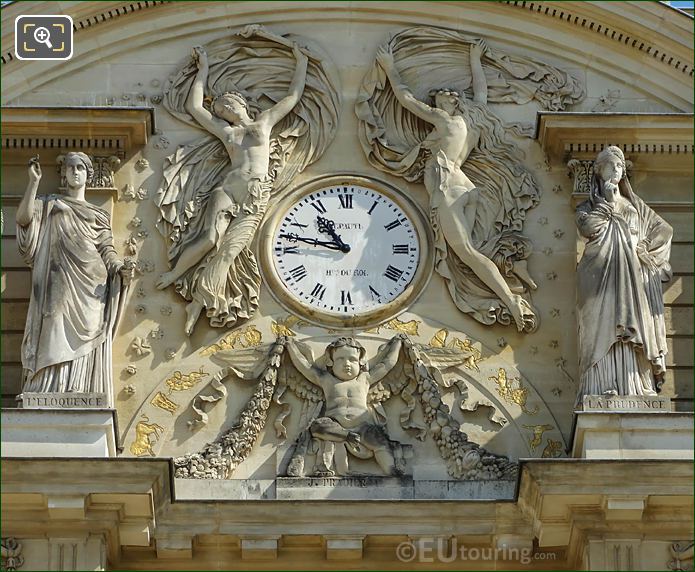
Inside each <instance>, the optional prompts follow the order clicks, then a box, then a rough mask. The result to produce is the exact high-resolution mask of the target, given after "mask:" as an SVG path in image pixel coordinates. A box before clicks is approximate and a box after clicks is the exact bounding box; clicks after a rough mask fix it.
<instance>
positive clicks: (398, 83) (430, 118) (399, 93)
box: [376, 46, 443, 123]
mask: <svg viewBox="0 0 695 572" xmlns="http://www.w3.org/2000/svg"><path fill="white" fill-rule="evenodd" d="M376 61H377V62H378V63H379V65H380V66H381V67H382V68H383V70H384V71H385V72H386V77H388V79H389V82H390V83H391V89H393V93H394V95H395V96H396V99H397V100H398V102H399V103H400V104H401V105H402V106H403V107H405V108H406V109H407V110H408V111H410V112H412V113H414V114H415V115H417V116H418V117H419V118H420V119H423V120H424V121H427V122H428V123H437V122H439V120H440V119H442V116H443V112H442V111H440V110H438V109H434V108H432V107H430V106H429V105H427V104H426V103H423V102H422V101H420V100H419V99H417V98H416V97H415V96H414V95H413V94H412V92H411V91H410V90H409V89H408V88H407V87H406V86H405V85H404V84H403V83H402V80H401V75H400V74H399V73H398V70H397V69H396V63H395V62H394V60H393V54H392V53H391V51H390V49H389V48H388V47H387V46H382V47H380V48H379V50H378V51H377V53H376Z"/></svg>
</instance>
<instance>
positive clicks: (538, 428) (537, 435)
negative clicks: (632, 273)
mask: <svg viewBox="0 0 695 572" xmlns="http://www.w3.org/2000/svg"><path fill="white" fill-rule="evenodd" d="M523 427H524V428H525V429H530V430H531V431H532V432H533V437H532V438H531V439H530V440H529V442H528V444H529V446H530V447H531V452H533V451H535V450H536V447H538V445H540V444H541V442H542V441H543V433H545V432H546V431H551V430H552V429H554V428H555V427H553V426H552V425H523Z"/></svg>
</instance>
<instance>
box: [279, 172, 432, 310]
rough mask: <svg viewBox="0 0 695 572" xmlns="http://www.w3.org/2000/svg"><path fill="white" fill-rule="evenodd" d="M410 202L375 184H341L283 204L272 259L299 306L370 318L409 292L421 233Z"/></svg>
mask: <svg viewBox="0 0 695 572" xmlns="http://www.w3.org/2000/svg"><path fill="white" fill-rule="evenodd" d="M405 203H406V201H403V200H402V198H401V200H397V198H396V197H395V196H394V195H393V193H387V192H385V191H384V190H381V189H379V188H378V187H377V186H376V185H374V186H372V185H365V184H357V183H356V182H349V181H348V182H345V181H342V182H340V183H336V184H332V185H331V184H324V185H321V186H319V188H315V190H312V191H310V192H306V193H304V194H300V195H298V196H297V197H296V198H295V200H293V201H290V202H288V203H286V204H285V205H283V207H282V208H281V209H279V216H278V217H276V218H275V221H274V224H273V225H272V229H271V232H270V235H269V237H268V238H269V239H270V244H269V247H270V248H269V251H270V259H271V260H270V261H271V264H272V267H273V271H274V275H275V277H276V278H277V280H278V282H279V285H280V286H281V288H282V289H283V290H284V291H285V292H287V293H288V294H289V295H290V297H291V298H292V299H293V301H294V302H295V306H299V307H301V308H308V309H311V310H313V311H314V312H313V313H316V312H318V314H319V315H330V316H334V317H336V318H339V317H341V316H343V317H349V316H356V315H366V314H370V313H374V312H376V311H378V310H380V309H381V308H384V307H386V306H388V305H389V304H392V303H393V302H394V301H396V300H397V299H399V298H400V297H401V296H403V295H404V293H406V292H409V291H410V290H411V289H412V287H411V286H412V282H413V280H414V278H415V276H416V274H417V273H418V269H419V266H420V263H421V259H422V244H421V240H422V239H421V233H422V230H421V226H420V225H419V224H418V220H416V219H418V215H417V213H416V212H414V209H413V208H412V207H410V208H409V207H408V205H407V204H405ZM333 323H335V321H334V322H333Z"/></svg>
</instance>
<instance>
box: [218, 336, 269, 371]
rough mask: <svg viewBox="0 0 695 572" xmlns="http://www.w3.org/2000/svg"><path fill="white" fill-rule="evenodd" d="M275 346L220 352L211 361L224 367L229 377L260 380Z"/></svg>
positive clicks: (264, 345) (266, 345) (265, 345)
mask: <svg viewBox="0 0 695 572" xmlns="http://www.w3.org/2000/svg"><path fill="white" fill-rule="evenodd" d="M273 345H274V344H262V345H260V346H255V347H253V348H245V349H238V350H237V349H231V350H220V351H218V352H216V353H215V354H213V355H212V356H211V357H210V359H211V360H212V361H213V362H215V363H217V364H219V365H221V366H223V371H225V372H226V373H227V375H234V376H235V377H238V378H239V379H243V380H253V379H256V378H258V376H260V375H261V373H262V372H263V369H264V368H265V367H266V365H267V362H268V359H269V351H270V349H271V348H272V347H273Z"/></svg>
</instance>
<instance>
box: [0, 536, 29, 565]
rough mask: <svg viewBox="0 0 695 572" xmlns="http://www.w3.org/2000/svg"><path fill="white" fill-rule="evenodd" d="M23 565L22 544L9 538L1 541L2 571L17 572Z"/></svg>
mask: <svg viewBox="0 0 695 572" xmlns="http://www.w3.org/2000/svg"><path fill="white" fill-rule="evenodd" d="M22 564H24V556H22V544H21V542H17V539H16V538H14V537H12V536H10V537H7V538H3V539H2V570H7V571H8V572H9V571H11V570H18V569H19V568H21V567H22Z"/></svg>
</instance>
